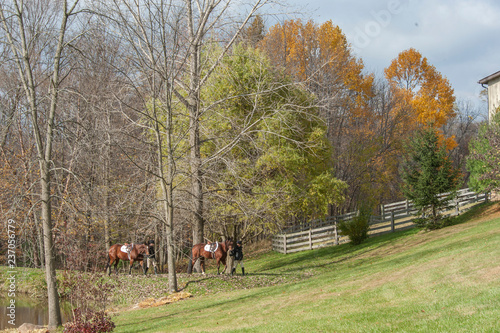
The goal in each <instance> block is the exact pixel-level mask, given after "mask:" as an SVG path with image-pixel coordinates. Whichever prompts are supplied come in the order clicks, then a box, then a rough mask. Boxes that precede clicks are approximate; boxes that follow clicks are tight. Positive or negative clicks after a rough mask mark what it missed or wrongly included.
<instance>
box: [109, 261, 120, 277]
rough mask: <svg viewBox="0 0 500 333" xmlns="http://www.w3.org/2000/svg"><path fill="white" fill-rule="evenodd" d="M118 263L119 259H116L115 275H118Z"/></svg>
mask: <svg viewBox="0 0 500 333" xmlns="http://www.w3.org/2000/svg"><path fill="white" fill-rule="evenodd" d="M118 262H120V259H118V258H116V260H115V273H116V275H118ZM110 269H111V268H110Z"/></svg>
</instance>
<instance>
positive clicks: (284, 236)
mask: <svg viewBox="0 0 500 333" xmlns="http://www.w3.org/2000/svg"><path fill="white" fill-rule="evenodd" d="M283 250H284V252H285V254H286V234H284V235H283Z"/></svg>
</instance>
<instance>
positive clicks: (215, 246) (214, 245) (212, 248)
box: [204, 242, 219, 253]
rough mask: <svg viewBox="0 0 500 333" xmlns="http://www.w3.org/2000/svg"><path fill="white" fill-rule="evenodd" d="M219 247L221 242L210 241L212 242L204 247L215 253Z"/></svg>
mask: <svg viewBox="0 0 500 333" xmlns="http://www.w3.org/2000/svg"><path fill="white" fill-rule="evenodd" d="M218 248H219V242H215V243H210V244H207V245H205V247H204V249H205V251H207V252H211V253H214V252H215V251H217V249H218Z"/></svg>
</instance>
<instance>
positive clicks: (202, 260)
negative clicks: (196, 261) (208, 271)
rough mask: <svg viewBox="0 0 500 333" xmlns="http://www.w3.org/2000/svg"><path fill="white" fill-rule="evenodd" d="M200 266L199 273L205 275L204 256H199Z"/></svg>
mask: <svg viewBox="0 0 500 333" xmlns="http://www.w3.org/2000/svg"><path fill="white" fill-rule="evenodd" d="M200 267H201V273H202V274H203V275H205V258H203V257H200Z"/></svg>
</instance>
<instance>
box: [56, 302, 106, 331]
mask: <svg viewBox="0 0 500 333" xmlns="http://www.w3.org/2000/svg"><path fill="white" fill-rule="evenodd" d="M114 328H115V324H114V323H113V322H112V321H111V319H110V317H109V316H108V315H107V314H106V313H105V312H104V311H93V310H90V309H85V310H82V309H80V308H77V309H75V310H73V321H71V322H69V323H67V324H66V325H65V326H64V333H105V332H112V331H113V330H114Z"/></svg>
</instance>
